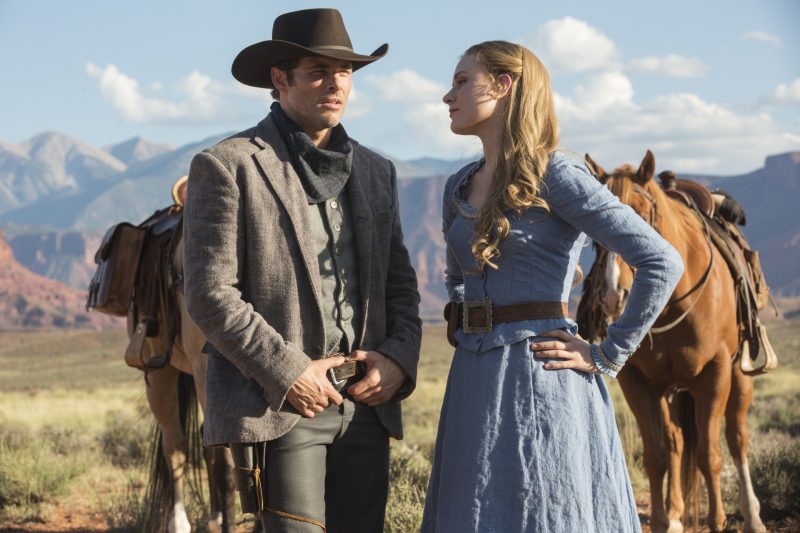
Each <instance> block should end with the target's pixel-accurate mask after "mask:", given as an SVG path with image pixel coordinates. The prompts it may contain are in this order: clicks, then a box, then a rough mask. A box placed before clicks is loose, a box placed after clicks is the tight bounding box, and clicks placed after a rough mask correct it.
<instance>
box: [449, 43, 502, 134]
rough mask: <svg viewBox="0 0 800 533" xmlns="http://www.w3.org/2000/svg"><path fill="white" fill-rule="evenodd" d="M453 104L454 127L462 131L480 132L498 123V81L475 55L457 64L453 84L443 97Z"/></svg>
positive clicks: (457, 130)
mask: <svg viewBox="0 0 800 533" xmlns="http://www.w3.org/2000/svg"><path fill="white" fill-rule="evenodd" d="M442 100H443V101H444V103H445V104H447V107H449V108H450V129H451V130H452V132H453V133H457V134H459V135H479V136H480V134H481V133H483V132H485V131H487V129H488V128H492V127H495V126H496V124H495V122H496V121H492V120H491V119H492V117H494V116H495V114H497V115H498V117H500V116H501V113H502V109H501V107H502V106H500V105H498V103H499V102H500V100H499V95H498V94H497V84H496V83H495V82H494V80H492V77H491V76H490V75H489V72H488V71H487V70H486V69H485V68H484V67H483V66H482V65H480V64H479V63H478V62H477V61H475V58H474V57H473V56H471V55H468V56H464V57H462V58H461V61H459V62H458V65H456V72H455V74H454V75H453V87H452V88H451V89H450V90H449V91H448V92H447V94H445V95H444V97H443V98H442Z"/></svg>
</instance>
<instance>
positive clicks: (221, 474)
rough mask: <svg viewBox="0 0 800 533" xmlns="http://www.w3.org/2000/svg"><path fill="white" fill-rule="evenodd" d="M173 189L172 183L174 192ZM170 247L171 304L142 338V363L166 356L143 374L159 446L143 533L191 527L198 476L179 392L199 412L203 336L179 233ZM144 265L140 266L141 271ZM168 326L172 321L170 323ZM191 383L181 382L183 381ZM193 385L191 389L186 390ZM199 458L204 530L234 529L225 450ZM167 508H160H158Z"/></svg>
mask: <svg viewBox="0 0 800 533" xmlns="http://www.w3.org/2000/svg"><path fill="white" fill-rule="evenodd" d="M177 186H178V184H176V187H177ZM173 196H174V197H175V200H176V205H178V206H180V205H181V204H182V201H181V200H182V198H185V192H184V191H179V190H173ZM175 239H176V240H175V242H174V244H173V250H174V254H173V257H172V262H171V266H172V269H173V273H174V276H173V277H174V279H175V280H177V281H178V282H176V283H174V287H171V288H170V290H169V291H168V292H169V293H168V295H167V296H166V297H165V298H169V299H171V301H170V302H169V305H164V302H163V300H162V302H161V304H160V305H159V306H158V310H157V313H158V322H159V324H160V327H159V330H158V335H156V336H153V337H146V338H145V343H144V346H143V351H142V355H143V359H144V360H145V361H147V360H149V359H151V358H152V357H153V356H154V355H155V354H164V353H167V352H168V351H169V353H170V356H169V364H166V365H165V366H163V367H161V368H156V369H147V370H146V378H145V381H146V384H147V401H148V403H149V405H150V409H151V411H152V412H153V415H154V416H155V418H156V421H157V423H158V428H159V430H160V433H161V441H160V446H159V447H158V449H157V453H156V456H155V463H154V465H153V471H152V473H151V481H150V488H149V490H148V496H147V497H148V499H149V500H150V501H149V502H148V504H149V505H150V506H151V507H150V509H149V512H148V516H147V522H148V523H147V524H145V529H146V530H153V531H163V530H164V529H166V530H168V531H169V532H170V533H188V532H189V531H191V525H190V523H189V519H188V517H187V514H186V504H185V502H186V498H185V496H186V494H185V488H186V487H185V481H187V480H188V481H195V482H196V483H195V486H194V487H193V488H194V490H195V491H196V492H199V490H200V489H199V483H197V482H199V475H197V474H195V475H194V476H193V475H192V474H193V471H192V469H191V467H190V464H191V463H194V464H195V465H197V464H199V457H191V455H192V452H193V451H196V450H197V449H198V448H201V447H202V445H201V443H200V434H199V427H197V424H195V427H194V428H192V427H191V418H190V417H189V418H187V412H190V411H189V409H191V408H192V407H193V406H194V407H195V411H196V404H194V405H190V404H187V402H188V401H191V402H194V398H193V396H190V397H186V395H185V394H184V393H185V392H187V391H188V392H190V393H191V392H195V391H196V396H197V402H198V403H199V405H200V406H201V407H202V406H203V405H204V403H205V374H206V355H205V354H203V353H202V352H201V349H202V347H203V345H204V344H205V342H206V339H205V336H204V335H203V334H202V332H201V331H200V330H199V329H198V328H197V326H196V325H195V324H194V322H192V320H191V318H190V317H189V314H188V312H187V310H186V303H185V300H184V297H183V291H182V282H181V280H182V278H183V276H182V273H183V264H184V247H183V239H182V232H181V231H177V232H176V237H175ZM144 266H145V265H143V267H144ZM165 307H166V308H171V309H173V310H174V314H175V315H176V318H177V319H178V320H177V322H178V324H177V325H176V326H177V330H176V335H175V338H174V342H172V341H171V340H170V337H171V335H170V331H169V328H168V327H164V324H167V323H168V321H169V319H167V318H166V317H165V315H167V313H169V310H168V309H165ZM172 321H173V322H175V321H176V320H175V319H174V318H173V319H172ZM128 333H129V335H130V336H131V337H133V336H134V321H133V315H132V314H129V316H128ZM187 376H190V377H191V380H190V381H188V387H187V381H186V379H185V378H186V377H187ZM192 385H193V387H192ZM202 454H203V458H204V459H205V462H206V466H207V470H208V480H209V488H210V496H211V512H210V515H209V521H208V527H209V530H210V531H212V532H213V533H217V532H223V533H226V532H228V531H233V530H234V526H235V523H234V518H235V506H234V482H233V461H232V459H231V454H230V451H229V450H228V449H227V448H223V447H208V448H202ZM165 505H166V506H167V508H166V509H165V508H164V506H165Z"/></svg>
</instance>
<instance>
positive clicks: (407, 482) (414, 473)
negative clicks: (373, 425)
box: [384, 442, 431, 533]
mask: <svg viewBox="0 0 800 533" xmlns="http://www.w3.org/2000/svg"><path fill="white" fill-rule="evenodd" d="M430 473H431V463H430V461H429V460H428V459H427V458H426V457H425V454H424V453H423V452H422V451H421V450H420V449H419V448H417V447H411V446H408V445H407V444H405V443H402V442H400V443H396V444H394V445H393V446H392V460H391V464H390V465H389V501H388V504H387V506H386V521H385V524H384V530H385V531H386V532H387V533H406V532H408V531H419V526H420V524H421V523H422V509H423V507H424V506H425V493H426V492H427V490H428V478H429V477H430Z"/></svg>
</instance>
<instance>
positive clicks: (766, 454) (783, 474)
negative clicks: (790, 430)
mask: <svg viewBox="0 0 800 533" xmlns="http://www.w3.org/2000/svg"><path fill="white" fill-rule="evenodd" d="M750 457H751V459H750V474H751V476H752V479H753V489H754V490H755V492H756V496H757V497H758V499H759V501H760V502H761V517H762V518H764V519H776V518H784V517H794V518H800V439H798V438H792V437H790V436H789V435H786V434H784V433H780V432H777V431H771V432H769V433H763V434H760V435H754V437H753V439H752V453H751V454H750Z"/></svg>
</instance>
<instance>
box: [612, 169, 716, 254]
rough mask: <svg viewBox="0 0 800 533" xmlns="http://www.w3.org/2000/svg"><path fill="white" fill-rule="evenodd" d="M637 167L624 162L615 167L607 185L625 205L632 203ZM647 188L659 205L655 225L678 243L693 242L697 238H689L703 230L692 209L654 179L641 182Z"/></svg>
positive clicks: (672, 240)
mask: <svg viewBox="0 0 800 533" xmlns="http://www.w3.org/2000/svg"><path fill="white" fill-rule="evenodd" d="M634 175H636V169H635V168H633V167H632V166H630V165H627V164H626V165H622V166H621V167H619V168H617V169H616V170H614V172H613V174H611V175H610V176H609V177H608V180H607V181H606V185H607V186H608V188H609V189H610V190H611V192H613V193H614V194H615V195H616V196H617V197H619V199H620V201H622V203H624V204H628V205H633V199H634V195H636V194H637V193H636V190H635V187H634V185H636V184H635V183H634V181H633V179H632V178H633V176H634ZM638 186H639V187H641V188H643V189H644V190H646V191H647V192H648V193H649V194H650V195H651V196H652V197H653V199H654V200H655V202H656V205H657V206H658V216H657V217H656V220H655V228H656V230H658V232H659V233H660V234H661V235H662V236H663V237H664V238H665V239H667V240H668V241H669V242H670V243H672V244H676V243H679V242H685V243H689V244H690V243H692V242H693V241H694V239H691V238H690V237H691V236H692V235H693V234H694V235H698V234H700V233H701V232H702V227H701V226H700V221H699V220H698V218H697V217H696V216H695V215H694V214H693V213H692V212H691V210H690V209H689V208H688V207H687V206H685V205H684V204H682V203H681V202H679V201H678V200H675V199H674V198H670V197H669V196H667V194H666V193H665V192H664V190H663V189H662V188H661V187H660V186H659V185H658V184H657V183H656V182H655V181H654V180H652V179H650V180H648V181H647V182H646V183H645V184H644V185H638Z"/></svg>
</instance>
